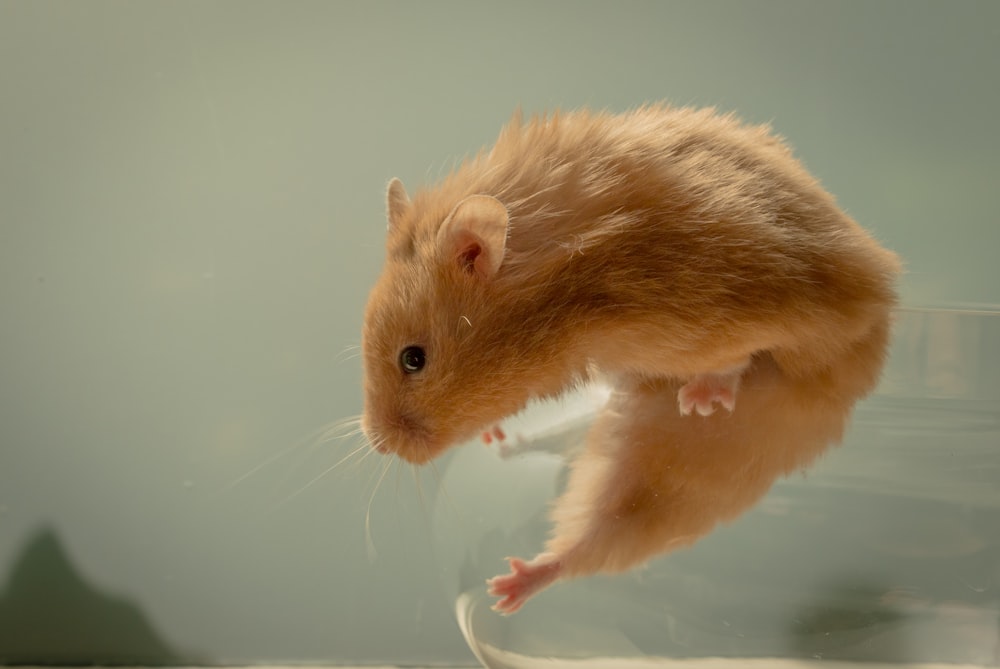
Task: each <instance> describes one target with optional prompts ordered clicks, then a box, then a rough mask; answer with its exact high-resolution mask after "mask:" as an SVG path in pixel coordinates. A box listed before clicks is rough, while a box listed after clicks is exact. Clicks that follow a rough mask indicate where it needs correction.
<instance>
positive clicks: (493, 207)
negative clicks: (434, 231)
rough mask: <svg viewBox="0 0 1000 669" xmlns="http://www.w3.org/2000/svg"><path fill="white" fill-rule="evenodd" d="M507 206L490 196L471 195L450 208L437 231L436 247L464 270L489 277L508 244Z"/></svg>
mask: <svg viewBox="0 0 1000 669" xmlns="http://www.w3.org/2000/svg"><path fill="white" fill-rule="evenodd" d="M508 220H509V219H508V217H507V208H506V207H504V206H503V204H501V202H500V200H498V199H496V198H495V197H490V196H489V195H470V196H469V197H467V198H465V199H464V200H462V201H461V202H459V203H458V204H457V205H455V208H454V209H452V211H451V214H449V215H448V218H446V219H445V221H444V223H442V224H441V229H440V230H438V235H437V244H438V249H439V250H440V251H441V253H443V254H444V258H445V259H446V260H447V261H454V262H458V263H460V264H461V265H462V268H463V269H465V271H467V272H469V273H471V274H475V275H477V276H479V277H480V278H483V279H489V278H492V277H493V275H494V274H496V273H497V270H498V269H500V264H501V263H502V262H503V253H504V249H505V248H506V246H507V223H508Z"/></svg>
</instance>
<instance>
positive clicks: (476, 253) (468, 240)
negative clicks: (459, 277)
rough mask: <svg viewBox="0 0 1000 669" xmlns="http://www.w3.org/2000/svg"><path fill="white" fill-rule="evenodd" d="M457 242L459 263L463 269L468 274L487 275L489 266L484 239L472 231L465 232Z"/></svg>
mask: <svg viewBox="0 0 1000 669" xmlns="http://www.w3.org/2000/svg"><path fill="white" fill-rule="evenodd" d="M456 242H457V243H456V251H457V252H458V263H459V265H461V266H462V269H463V270H465V271H466V272H467V273H468V274H473V273H476V274H481V275H483V276H485V275H486V274H487V273H488V268H487V266H486V255H485V254H484V253H483V243H482V241H481V240H480V239H479V238H478V237H476V236H475V235H474V234H472V233H470V232H463V233H462V234H461V235H460V236H459V238H458V239H457V240H456Z"/></svg>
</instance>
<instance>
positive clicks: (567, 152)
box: [362, 106, 899, 613]
mask: <svg viewBox="0 0 1000 669" xmlns="http://www.w3.org/2000/svg"><path fill="white" fill-rule="evenodd" d="M387 199H388V223H389V225H388V239H387V258H386V263H385V268H384V270H383V273H382V275H381V277H380V278H379V280H378V282H377V284H376V285H375V287H374V289H373V291H372V293H371V297H370V299H369V303H368V306H367V310H366V313H365V323H364V332H363V343H362V348H363V361H364V371H365V407H364V414H363V418H362V425H363V428H364V431H365V433H366V435H367V436H368V438H369V440H370V442H371V444H372V446H373V447H374V448H376V449H378V450H379V451H381V452H383V453H391V454H395V455H398V456H399V457H401V458H403V459H405V460H408V461H410V462H413V463H424V462H426V461H428V460H430V459H432V458H434V457H435V456H437V455H439V454H440V453H441V452H442V451H444V450H445V449H446V448H448V447H449V446H451V445H453V444H456V443H458V442H460V441H462V440H464V439H467V438H469V437H472V436H474V435H476V434H478V433H480V432H481V431H482V430H483V429H484V428H486V427H488V426H490V425H492V424H494V423H496V422H497V421H499V420H500V419H502V418H504V417H506V416H509V415H511V414H513V413H516V412H517V411H519V410H521V409H522V408H523V407H524V406H525V404H526V403H527V402H528V401H529V400H531V399H533V398H539V397H550V396H556V395H559V394H560V393H562V392H563V391H565V390H567V389H568V388H571V387H573V386H574V385H576V384H579V383H581V382H585V381H587V380H589V379H593V378H597V377H600V378H602V379H604V380H606V381H608V382H609V383H611V384H612V385H613V386H614V388H615V392H614V394H613V395H612V397H611V399H610V400H609V402H608V405H607V407H606V408H605V409H604V411H603V413H602V414H601V415H600V416H599V417H598V419H597V421H596V423H595V424H594V426H593V428H592V430H591V432H590V434H589V436H588V443H587V445H586V448H585V450H584V451H583V453H582V454H581V455H580V456H579V457H578V458H577V460H576V461H575V462H574V463H573V466H572V474H571V476H570V479H569V483H568V486H567V490H566V492H565V493H564V494H563V496H562V497H561V498H560V499H559V500H558V501H557V502H556V504H555V506H554V508H553V512H552V518H553V520H554V522H555V528H554V532H553V534H552V538H551V540H550V541H549V542H548V544H547V546H546V551H545V552H544V553H542V554H541V555H539V556H538V557H537V558H535V559H534V560H532V561H530V562H524V561H521V560H511V569H512V571H511V573H510V574H508V575H506V576H501V577H498V578H496V579H493V580H492V581H491V592H493V594H496V595H498V596H500V597H502V599H501V601H500V602H499V603H498V604H497V608H498V610H501V611H503V612H506V613H510V612H513V611H516V610H517V609H518V608H519V607H520V606H521V605H522V604H523V603H524V601H525V600H526V599H527V598H528V597H530V596H531V595H532V594H533V593H535V592H537V591H538V590H540V589H541V588H543V587H545V586H546V585H548V584H550V583H551V582H553V581H554V580H556V579H558V578H568V577H573V576H580V575H584V574H589V573H594V572H598V571H620V570H624V569H628V568H630V567H632V566H635V565H637V564H640V563H642V562H644V561H646V560H648V559H649V558H651V557H653V556H655V555H657V554H659V553H662V552H665V551H667V550H670V549H672V548H675V547H677V546H681V545H685V544H689V543H691V542H693V541H694V540H695V539H696V538H698V537H699V536H702V535H703V534H705V533H706V532H708V531H709V530H710V529H711V528H712V527H713V526H714V525H715V524H716V523H718V522H719V521H720V520H726V519H729V518H732V517H734V516H735V515H737V514H738V513H740V512H741V511H743V510H744V509H746V508H747V507H748V506H750V505H751V504H752V503H753V502H754V501H756V500H757V499H759V498H760V496H761V495H763V494H764V492H766V491H767V489H768V488H769V487H770V485H771V484H772V483H773V481H774V480H775V479H776V478H777V477H778V476H781V475H784V474H786V473H788V472H790V471H793V470H796V469H799V468H801V467H803V466H805V465H806V464H808V463H809V462H810V461H811V460H812V459H813V458H814V457H815V456H816V455H817V454H818V453H820V452H821V451H822V450H823V449H824V448H825V447H826V446H827V445H828V444H830V443H832V442H835V441H837V440H838V439H839V438H840V435H841V433H842V431H843V428H844V424H845V421H846V419H847V417H848V415H849V413H850V410H851V408H852V406H853V404H854V402H855V401H856V400H857V399H858V398H859V397H861V396H863V395H864V394H866V393H867V392H869V391H870V390H871V389H872V387H873V386H874V385H875V383H876V381H877V379H878V375H879V371H880V368H881V364H882V361H883V359H884V355H885V348H886V343H887V339H888V329H889V314H890V310H891V308H892V306H893V305H894V304H895V299H896V298H895V292H894V288H893V283H894V280H895V277H896V275H897V273H898V272H899V262H898V260H897V258H896V256H895V255H894V254H892V253H891V252H889V251H887V250H885V249H883V248H882V247H881V246H879V244H878V243H877V242H876V241H875V240H874V239H873V238H872V237H871V236H869V235H868V234H867V233H866V232H865V231H864V230H862V228H861V227H859V226H858V225H857V224H856V223H855V222H854V221H853V220H852V219H851V218H849V217H848V216H847V215H846V214H845V213H844V212H843V211H841V210H840V208H839V207H838V206H837V205H836V203H835V201H834V199H833V197H832V196H830V195H829V194H828V193H827V192H826V191H825V190H823V188H822V187H821V186H820V185H819V183H818V182H817V181H816V180H815V179H814V178H813V177H811V176H810V175H809V174H808V173H807V172H806V170H805V169H804V168H803V166H802V165H801V164H800V163H799V162H798V161H797V160H796V159H795V158H794V157H793V156H792V153H791V152H790V150H789V149H788V148H787V147H786V146H785V145H784V144H783V143H782V141H781V140H780V139H778V138H777V137H775V136H774V135H772V134H771V133H770V131H769V129H768V128H766V127H759V126H748V125H744V124H741V123H740V122H739V121H738V120H737V119H736V118H734V117H733V116H726V115H719V114H717V113H715V112H714V111H713V110H711V109H703V110H695V109H675V108H669V107H666V106H650V107H644V108H641V109H638V110H635V111H632V112H629V113H626V114H621V115H612V114H603V113H600V114H599V113H590V112H586V111H578V112H571V113H555V114H552V115H549V116H544V117H537V118H533V119H531V120H529V121H526V122H525V121H523V120H522V119H521V118H520V116H519V115H515V116H514V118H513V119H512V120H511V122H510V123H509V124H508V125H507V126H506V127H505V128H504V129H503V130H502V132H501V133H500V137H499V139H498V140H497V142H496V144H495V145H494V147H493V148H492V149H491V150H489V151H485V152H482V153H480V154H479V155H478V156H476V157H475V158H472V159H470V160H468V161H466V162H465V163H464V164H462V165H461V166H460V167H459V168H458V169H457V170H456V171H454V172H453V173H452V174H451V175H449V176H448V177H446V178H445V179H444V180H443V181H442V182H441V183H440V184H438V185H436V186H434V187H433V188H429V189H426V190H422V191H420V192H418V193H416V194H415V195H414V197H413V198H412V200H411V199H410V198H409V196H408V195H407V194H406V191H405V190H404V189H403V186H402V184H401V183H400V182H399V181H398V180H393V181H392V182H391V183H390V184H389V189H388V198H387ZM716 404H719V405H721V406H723V407H725V409H728V411H714V408H715V405H716ZM692 413H693V414H696V415H691V414H692Z"/></svg>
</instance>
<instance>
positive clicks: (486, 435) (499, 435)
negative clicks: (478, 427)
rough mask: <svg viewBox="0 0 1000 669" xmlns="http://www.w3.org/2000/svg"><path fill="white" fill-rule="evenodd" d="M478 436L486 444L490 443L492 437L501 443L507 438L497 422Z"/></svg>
mask: <svg viewBox="0 0 1000 669" xmlns="http://www.w3.org/2000/svg"><path fill="white" fill-rule="evenodd" d="M479 438H480V439H481V440H482V442H483V444H485V445H486V446H489V445H490V444H492V443H493V440H494V439H496V440H497V442H499V443H501V444H502V443H503V442H504V441H505V440H506V439H507V433H506V432H504V431H503V428H502V427H500V425H499V424H498V425H494V426H493V427H491V428H490V429H488V430H483V433H482V434H481V435H479Z"/></svg>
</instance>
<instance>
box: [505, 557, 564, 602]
mask: <svg viewBox="0 0 1000 669" xmlns="http://www.w3.org/2000/svg"><path fill="white" fill-rule="evenodd" d="M507 562H508V563H509V564H510V573H509V574H507V575H505V576H496V577H494V578H491V579H490V580H488V581H487V582H486V584H487V585H488V586H489V594H491V595H493V596H494V597H501V598H502V599H501V600H500V601H498V602H497V603H496V604H494V605H493V610H494V611H498V612H500V613H502V614H504V615H510V614H511V613H514V612H516V611H517V610H518V609H520V608H521V607H522V606H524V603H525V602H526V601H528V599H530V598H531V597H532V595H534V594H535V593H537V592H539V591H540V590H544V589H545V588H546V587H548V586H549V585H551V584H552V582H553V581H555V580H556V579H557V578H559V570H560V568H561V565H560V564H559V561H558V560H556V559H555V556H554V555H551V554H549V555H539V556H538V557H536V558H535V559H534V560H532V561H531V562H525V561H524V560H521V559H518V558H507Z"/></svg>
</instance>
